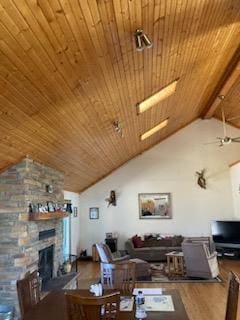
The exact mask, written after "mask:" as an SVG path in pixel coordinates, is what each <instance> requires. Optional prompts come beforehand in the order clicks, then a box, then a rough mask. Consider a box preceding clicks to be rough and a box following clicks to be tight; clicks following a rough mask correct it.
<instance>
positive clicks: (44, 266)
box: [38, 245, 54, 287]
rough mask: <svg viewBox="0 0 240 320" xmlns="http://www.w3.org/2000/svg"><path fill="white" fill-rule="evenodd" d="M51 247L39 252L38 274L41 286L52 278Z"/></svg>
mask: <svg viewBox="0 0 240 320" xmlns="http://www.w3.org/2000/svg"><path fill="white" fill-rule="evenodd" d="M53 250H54V248H53V245H52V246H50V247H47V248H44V249H42V250H40V251H39V262H38V272H39V276H40V277H41V279H42V285H43V287H44V285H45V284H46V282H47V281H48V280H50V279H51V278H52V276H53V254H54V252H53Z"/></svg>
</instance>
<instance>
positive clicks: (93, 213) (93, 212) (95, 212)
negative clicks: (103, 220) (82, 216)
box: [89, 207, 99, 219]
mask: <svg viewBox="0 0 240 320" xmlns="http://www.w3.org/2000/svg"><path fill="white" fill-rule="evenodd" d="M89 219H99V208H96V207H95V208H90V209H89Z"/></svg>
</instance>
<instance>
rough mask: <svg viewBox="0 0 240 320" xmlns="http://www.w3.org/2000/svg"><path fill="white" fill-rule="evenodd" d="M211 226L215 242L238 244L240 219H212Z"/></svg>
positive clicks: (239, 242)
mask: <svg viewBox="0 0 240 320" xmlns="http://www.w3.org/2000/svg"><path fill="white" fill-rule="evenodd" d="M211 228H212V236H213V241H214V242H215V243H226V244H240V221H237V220H235V221H234V220H232V221H213V222H212V224H211Z"/></svg>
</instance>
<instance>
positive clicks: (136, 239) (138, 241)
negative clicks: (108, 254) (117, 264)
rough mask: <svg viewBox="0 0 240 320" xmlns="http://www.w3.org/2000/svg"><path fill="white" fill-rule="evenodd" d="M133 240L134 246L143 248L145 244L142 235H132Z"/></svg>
mask: <svg viewBox="0 0 240 320" xmlns="http://www.w3.org/2000/svg"><path fill="white" fill-rule="evenodd" d="M132 242H133V245H134V248H142V247H143V246H144V241H143V240H142V239H141V237H138V236H137V235H135V236H134V237H132Z"/></svg>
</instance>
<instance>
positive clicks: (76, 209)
mask: <svg viewBox="0 0 240 320" xmlns="http://www.w3.org/2000/svg"><path fill="white" fill-rule="evenodd" d="M73 216H74V217H77V216H78V208H77V207H73Z"/></svg>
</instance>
